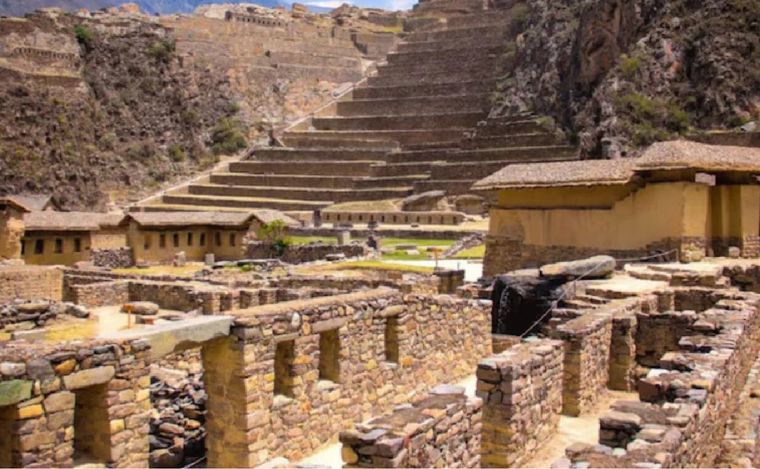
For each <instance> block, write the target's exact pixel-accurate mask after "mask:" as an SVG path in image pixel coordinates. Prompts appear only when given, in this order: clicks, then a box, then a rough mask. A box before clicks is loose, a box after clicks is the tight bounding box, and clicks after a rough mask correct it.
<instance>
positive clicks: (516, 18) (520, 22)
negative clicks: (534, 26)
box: [509, 3, 530, 31]
mask: <svg viewBox="0 0 760 469" xmlns="http://www.w3.org/2000/svg"><path fill="white" fill-rule="evenodd" d="M509 12H510V17H511V18H512V27H513V28H514V29H516V30H520V31H521V30H524V29H525V27H526V26H527V25H528V18H529V16H530V7H529V6H528V5H526V4H524V3H518V4H517V5H515V6H513V7H512V9H511V10H510V11H509Z"/></svg>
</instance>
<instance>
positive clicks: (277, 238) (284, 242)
mask: <svg viewBox="0 0 760 469" xmlns="http://www.w3.org/2000/svg"><path fill="white" fill-rule="evenodd" d="M287 230H288V225H286V224H285V222H284V221H282V220H273V221H271V222H269V223H265V224H263V225H261V227H260V228H259V230H258V232H257V233H256V234H257V235H258V238H259V240H260V241H264V242H266V243H269V244H271V245H272V246H274V249H275V251H276V252H277V255H278V256H281V255H282V254H283V253H284V252H285V249H287V247H288V246H290V245H291V244H292V241H291V240H290V238H289V237H288V236H287Z"/></svg>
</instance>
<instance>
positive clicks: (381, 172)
mask: <svg viewBox="0 0 760 469" xmlns="http://www.w3.org/2000/svg"><path fill="white" fill-rule="evenodd" d="M430 168H431V164H430V163H428V162H423V163H394V164H381V165H375V166H373V167H372V173H371V174H372V176H374V177H394V176H404V175H407V174H426V173H429V172H430Z"/></svg>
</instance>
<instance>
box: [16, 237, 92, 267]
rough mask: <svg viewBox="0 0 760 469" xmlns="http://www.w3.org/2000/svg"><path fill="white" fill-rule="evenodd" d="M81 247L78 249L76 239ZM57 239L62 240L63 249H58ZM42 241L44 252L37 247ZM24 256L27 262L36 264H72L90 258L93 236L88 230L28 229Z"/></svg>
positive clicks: (24, 244)
mask: <svg viewBox="0 0 760 469" xmlns="http://www.w3.org/2000/svg"><path fill="white" fill-rule="evenodd" d="M77 239H78V240H79V243H80V249H79V252H77V251H76V240H77ZM56 240H60V242H61V250H60V252H57V250H56V242H57V241H56ZM38 242H42V252H41V253H38V252H37V251H36V249H35V247H36V246H37V243H38ZM22 243H23V246H24V247H23V254H22V257H23V259H24V261H25V262H26V263H27V264H35V265H71V264H74V263H76V262H79V261H87V260H89V259H90V249H91V237H90V233H89V232H87V231H60V232H45V231H27V232H26V233H25V234H24V238H23V240H22Z"/></svg>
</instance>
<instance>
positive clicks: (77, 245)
mask: <svg viewBox="0 0 760 469" xmlns="http://www.w3.org/2000/svg"><path fill="white" fill-rule="evenodd" d="M74 252H82V238H74Z"/></svg>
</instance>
